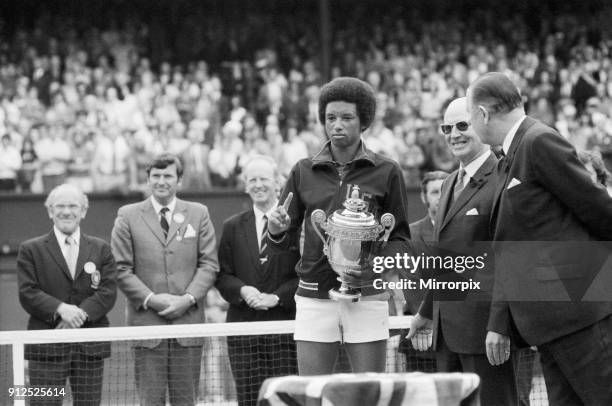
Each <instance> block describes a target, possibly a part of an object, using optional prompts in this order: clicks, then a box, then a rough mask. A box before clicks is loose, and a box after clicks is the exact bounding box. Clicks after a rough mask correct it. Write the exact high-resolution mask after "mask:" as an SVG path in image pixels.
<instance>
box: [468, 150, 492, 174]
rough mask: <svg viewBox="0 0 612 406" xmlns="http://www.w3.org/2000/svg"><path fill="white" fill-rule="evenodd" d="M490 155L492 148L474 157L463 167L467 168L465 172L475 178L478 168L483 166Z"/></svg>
mask: <svg viewBox="0 0 612 406" xmlns="http://www.w3.org/2000/svg"><path fill="white" fill-rule="evenodd" d="M489 155H491V149H489V148H487V149H486V151H485V152H483V153H482V154H480V156H479V157H477V158H476V159H473V160H472V162H470V163H469V164H467V165H465V166H464V167H463V169H464V170H465V174H466V175H467V176H468V177H469V178H473V177H474V175H476V172H477V171H478V169H480V167H481V166H482V164H484V163H485V161H486V160H487V159H489Z"/></svg>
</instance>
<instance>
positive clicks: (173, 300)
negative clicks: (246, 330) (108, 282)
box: [111, 153, 218, 405]
mask: <svg viewBox="0 0 612 406" xmlns="http://www.w3.org/2000/svg"><path fill="white" fill-rule="evenodd" d="M182 175H183V170H182V166H181V162H180V160H179V159H178V158H177V157H176V156H174V155H172V154H167V153H164V154H161V155H159V156H157V157H155V158H154V159H153V161H152V162H151V164H150V165H149V167H148V168H147V184H148V186H149V188H150V189H151V194H152V195H151V197H150V198H148V199H146V200H145V201H143V202H140V203H135V204H130V205H127V206H124V207H121V208H120V209H119V212H118V214H117V219H116V220H115V226H114V227H113V232H112V238H111V246H112V249H113V254H114V255H115V259H116V260H117V268H118V281H119V288H120V289H121V290H122V291H123V293H124V294H125V296H126V297H127V299H128V308H127V321H128V324H129V325H131V326H146V325H168V324H192V323H203V322H204V297H205V296H206V293H207V292H208V289H209V288H210V287H211V286H212V285H213V284H214V281H215V277H216V274H217V272H218V263H217V252H216V244H215V231H214V229H213V225H212V222H211V219H210V216H209V214H208V209H207V208H206V206H204V205H202V204H199V203H193V202H187V201H184V200H180V199H178V198H177V197H176V192H177V189H178V188H179V187H180V185H181V177H182ZM202 344H203V338H186V339H169V340H148V341H144V342H142V343H139V344H138V345H137V346H136V347H135V360H136V365H135V367H136V384H137V386H138V393H139V396H140V402H141V405H165V402H166V388H168V390H169V395H170V402H171V404H172V405H193V404H195V403H196V401H197V388H198V381H199V376H200V360H201V355H202Z"/></svg>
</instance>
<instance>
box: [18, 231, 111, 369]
mask: <svg viewBox="0 0 612 406" xmlns="http://www.w3.org/2000/svg"><path fill="white" fill-rule="evenodd" d="M87 262H93V263H94V264H95V265H96V269H97V270H98V271H99V272H100V282H99V284H98V285H96V284H95V283H93V282H92V277H91V275H90V274H88V273H86V272H85V271H84V269H83V266H84V265H85V264H86V263H87ZM116 277H117V269H116V266H115V261H114V259H113V255H112V254H111V249H110V246H109V245H108V244H107V243H106V242H105V241H103V240H101V239H99V238H96V237H90V236H88V235H85V234H83V233H82V232H81V238H80V241H79V255H78V258H77V265H76V274H75V277H74V279H73V278H72V276H71V275H70V271H69V270H68V265H67V264H66V260H65V259H64V255H63V254H62V250H61V248H60V246H59V244H58V242H57V238H56V237H55V233H54V232H53V230H51V232H50V233H49V234H47V235H43V236H40V237H37V238H34V239H31V240H28V241H25V242H23V243H22V244H21V246H20V247H19V253H18V254H17V278H18V283H19V301H20V303H21V305H22V306H23V308H24V309H25V311H26V312H28V314H29V315H30V319H29V320H28V330H41V329H53V328H55V327H56V326H57V325H58V324H59V322H60V320H61V319H60V318H59V317H57V316H56V310H57V308H58V306H59V305H60V304H61V303H67V304H72V305H76V306H78V307H80V308H81V309H83V310H84V311H85V312H86V313H87V315H88V319H87V321H86V322H85V323H84V324H83V326H82V328H88V327H108V325H109V322H108V318H107V317H106V314H107V313H108V312H109V311H110V310H111V309H112V308H113V305H114V304H115V299H116V298H117V281H116ZM71 351H74V352H76V351H82V352H84V353H86V354H88V355H91V356H96V357H104V358H106V357H109V356H110V343H108V342H98V343H76V344H74V343H73V344H49V345H28V346H26V351H25V357H26V359H30V360H42V359H45V358H48V357H59V356H66V355H69V354H70V352H71Z"/></svg>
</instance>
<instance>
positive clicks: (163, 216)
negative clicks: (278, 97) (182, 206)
mask: <svg viewBox="0 0 612 406" xmlns="http://www.w3.org/2000/svg"><path fill="white" fill-rule="evenodd" d="M169 211H170V209H169V208H167V207H162V209H161V210H160V211H159V215H160V218H159V224H160V225H161V228H162V230H164V238H167V237H168V229H169V228H170V225H169V224H168V220H167V219H166V213H168V212H169Z"/></svg>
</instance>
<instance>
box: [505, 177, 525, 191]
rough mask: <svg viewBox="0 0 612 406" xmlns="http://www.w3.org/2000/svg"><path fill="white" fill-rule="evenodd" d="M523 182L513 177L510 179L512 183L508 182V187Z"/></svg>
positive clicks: (510, 187)
mask: <svg viewBox="0 0 612 406" xmlns="http://www.w3.org/2000/svg"><path fill="white" fill-rule="evenodd" d="M521 183H522V182H521V181H520V180H518V179H517V178H512V180H511V181H510V183H508V187H507V189H512V188H513V187H515V186H518V185H520V184H521Z"/></svg>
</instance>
